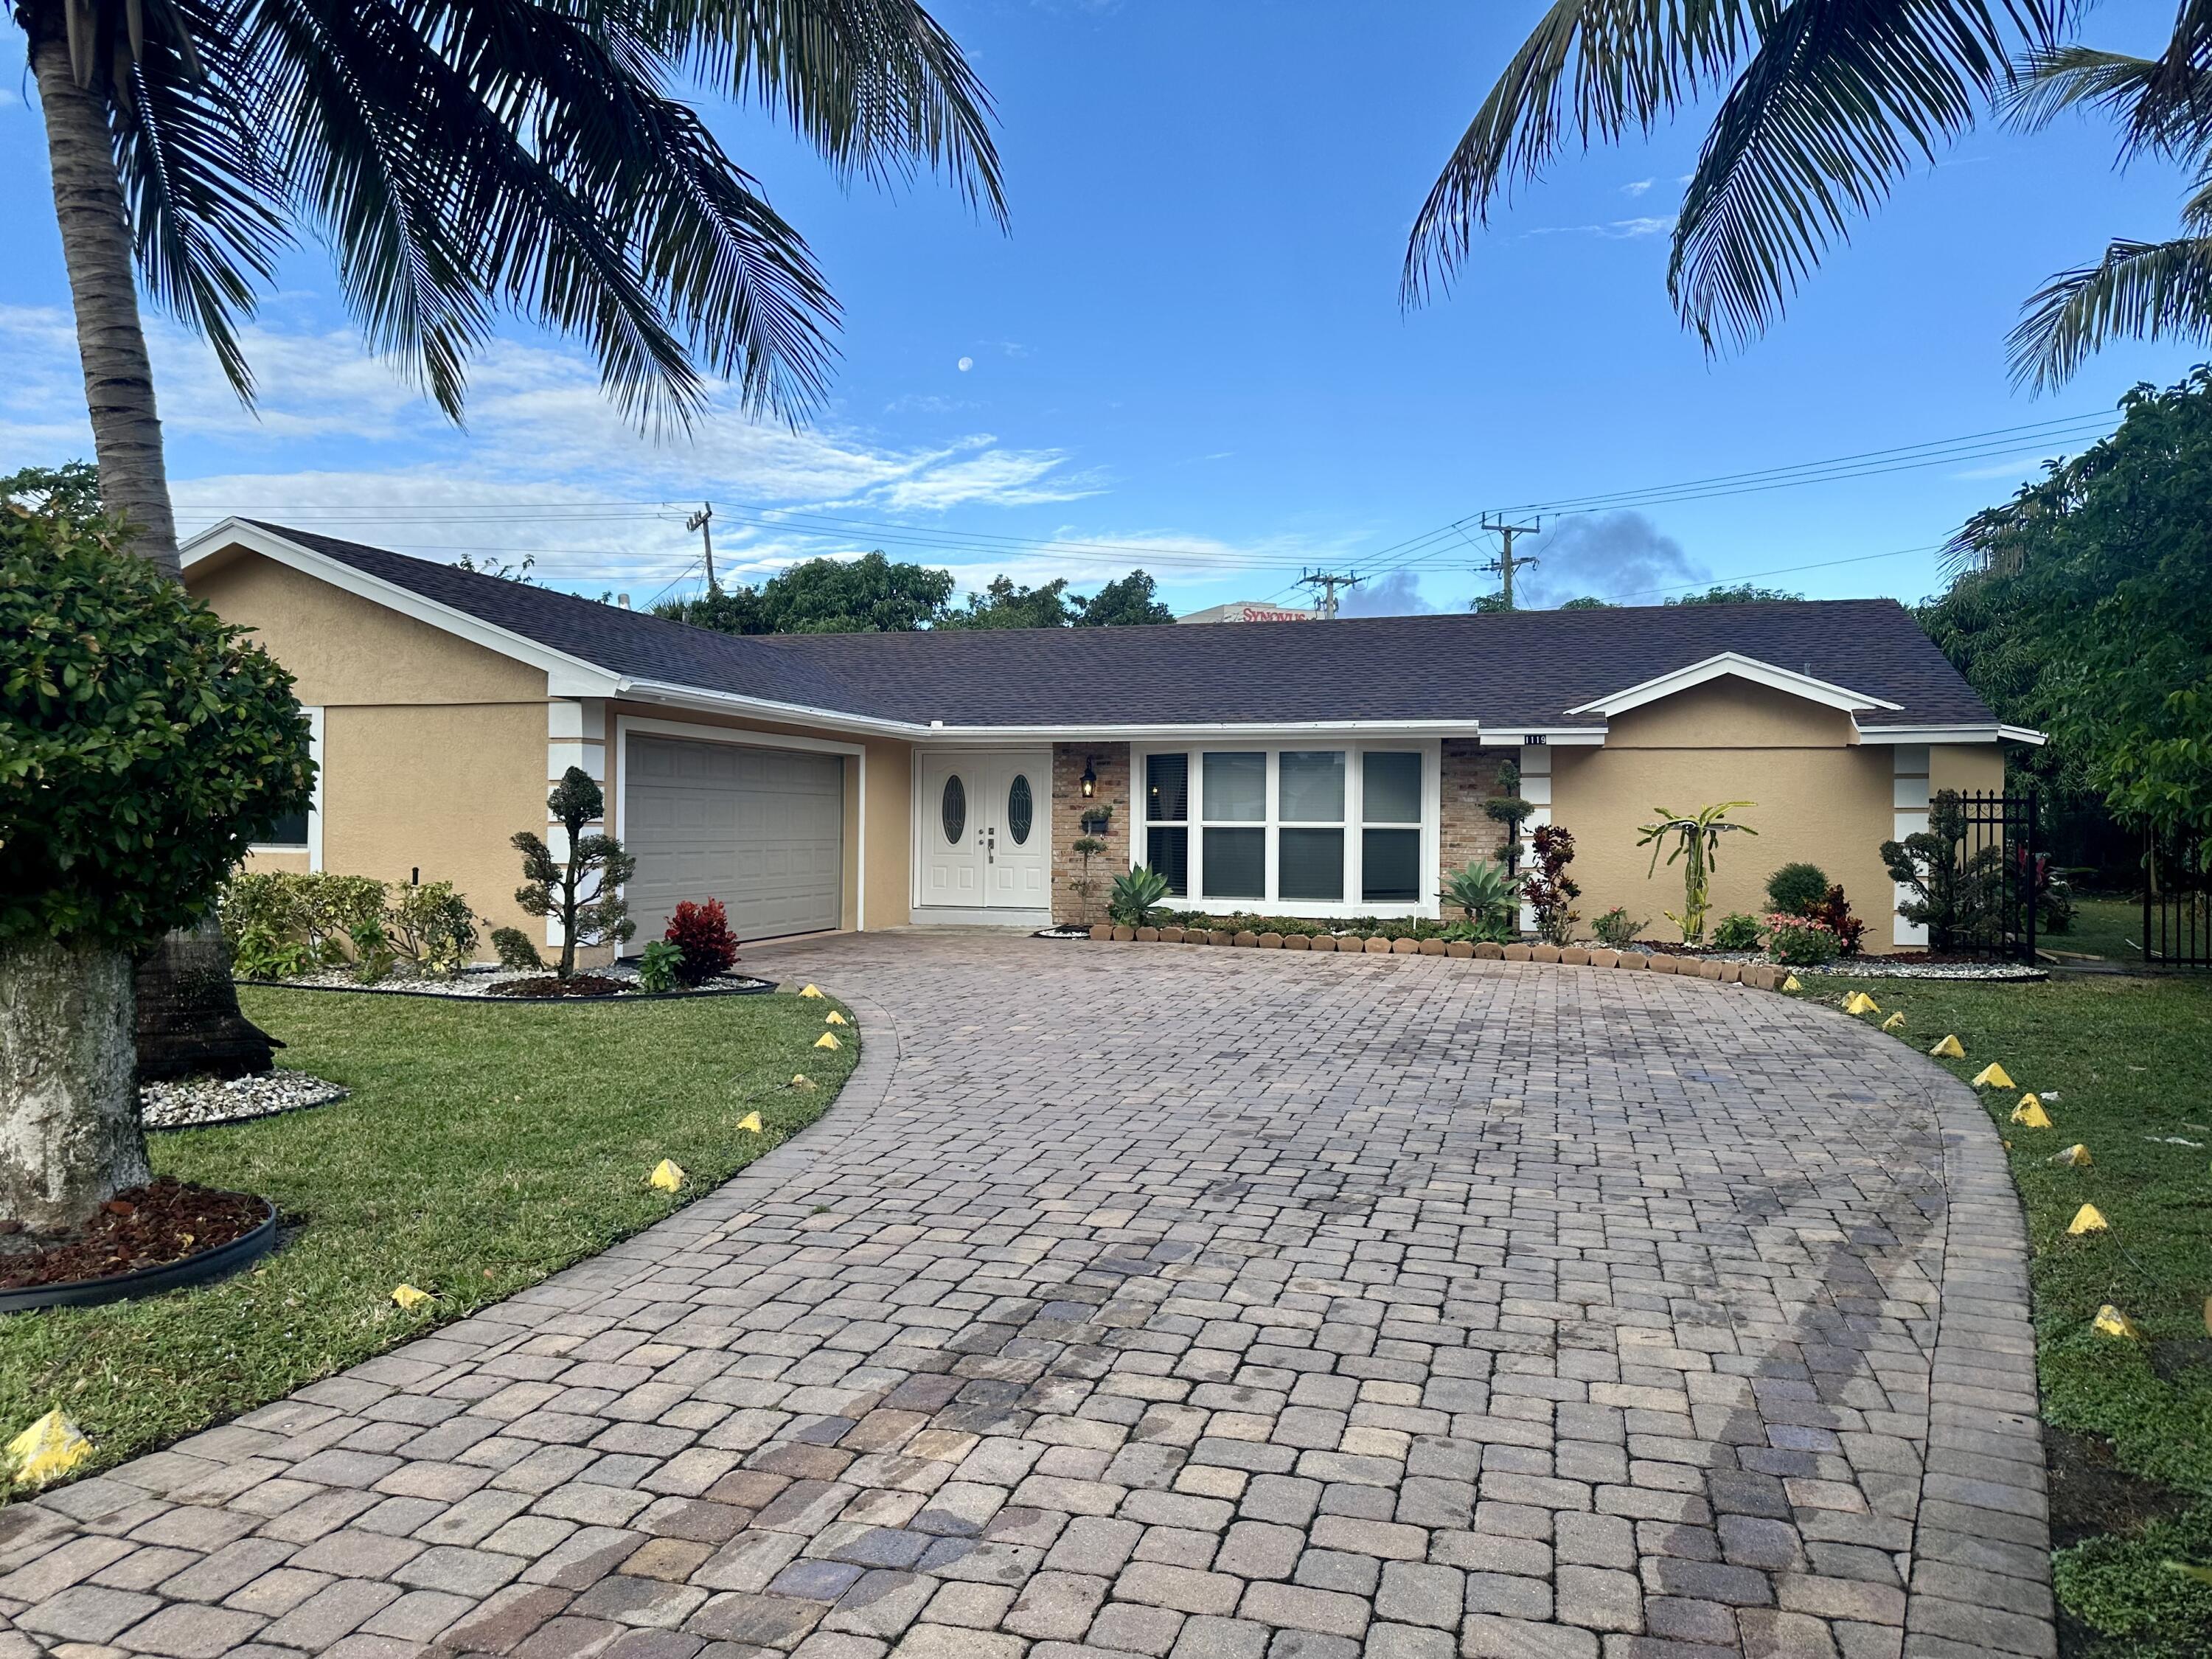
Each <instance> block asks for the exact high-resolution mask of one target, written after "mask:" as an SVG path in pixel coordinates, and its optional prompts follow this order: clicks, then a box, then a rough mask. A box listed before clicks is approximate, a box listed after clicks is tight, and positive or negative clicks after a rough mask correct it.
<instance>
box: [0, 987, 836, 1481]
mask: <svg viewBox="0 0 2212 1659" xmlns="http://www.w3.org/2000/svg"><path fill="white" fill-rule="evenodd" d="M240 1000H241V1001H242V1002H243V1003H244V1004H245V1006H246V1014H247V1015H248V1017H249V1018H252V1019H254V1020H256V1021H258V1023H259V1024H261V1025H262V1026H264V1028H265V1029H266V1030H269V1031H270V1032H271V1033H272V1034H273V1035H275V1036H279V1037H282V1038H283V1040H284V1042H286V1043H287V1044H289V1047H288V1048H286V1049H285V1050H284V1053H283V1060H284V1062H285V1064H287V1065H288V1066H297V1067H299V1068H301V1069H302V1070H305V1071H308V1072H312V1073H315V1074H316V1075H318V1076H319V1077H325V1078H328V1079H331V1081H333V1082H337V1083H343V1084H345V1085H348V1086H349V1087H350V1088H351V1089H352V1090H353V1094H352V1097H350V1098H349V1099H348V1100H345V1101H343V1102H340V1103H337V1104H336V1105H331V1106H325V1107H320V1108H318V1109H315V1110H313V1111H307V1112H299V1113H294V1114H291V1115H287V1116H283V1117H276V1118H267V1119H264V1120H262V1121H258V1122H255V1123H247V1124H240V1125H236V1126H234V1127H227V1128H212V1129H193V1130H186V1131H182V1132H179V1133H163V1134H159V1135H155V1136H154V1137H152V1152H153V1160H154V1168H155V1172H156V1173H158V1174H167V1175H174V1176H179V1177H182V1178H183V1179H185V1180H189V1181H197V1182H205V1183H206V1184H208V1185H210V1186H214V1187H225V1188H240V1189H243V1190H245V1191H248V1192H255V1193H260V1194H264V1196H266V1197H268V1198H270V1199H272V1200H275V1201H276V1205H277V1208H278V1211H279V1213H280V1216H281V1218H283V1223H284V1224H285V1225H286V1227H287V1229H288V1231H287V1235H286V1237H285V1239H284V1242H283V1245H282V1247H281V1248H280V1249H277V1250H276V1253H275V1254H273V1255H270V1256H268V1257H266V1258H265V1259H264V1261H262V1262H261V1263H260V1264H259V1265H258V1266H257V1267H254V1268H252V1270H250V1271H248V1272H246V1273H241V1274H239V1275H237V1276H235V1277H234V1278H231V1279H226V1280H223V1281H222V1282H220V1283H218V1284H215V1285H206V1286H202V1287H198V1288H195V1289H192V1290H187V1291H177V1292H174V1293H173V1294H171V1295H168V1296H163V1297H152V1298H149V1299H148V1300H145V1301H141V1302H127V1303H114V1304H108V1305H107V1306H105V1307H100V1308H87V1309H56V1310H46V1311H44V1312H40V1313H35V1314H16V1315H12V1316H8V1317H7V1318H5V1319H4V1320H0V1425H4V1429H5V1432H6V1433H9V1434H12V1433H13V1432H14V1431H15V1429H16V1428H18V1427H20V1426H21V1425H23V1424H25V1423H27V1422H28V1421H29V1420H30V1419H33V1417H36V1416H38V1415H39V1414H40V1413H44V1412H46V1410H48V1409H49V1408H51V1407H56V1406H58V1407H62V1408H63V1409H64V1411H66V1412H67V1413H69V1414H70V1416H71V1417H72V1418H74V1419H76V1422H77V1423H78V1424H79V1425H80V1426H82V1429H83V1430H84V1431H85V1432H86V1434H88V1436H89V1437H91V1439H92V1441H93V1443H94V1446H95V1448H96V1449H97V1455H96V1457H95V1459H94V1460H92V1461H88V1462H87V1463H85V1464H83V1465H81V1466H80V1468H79V1471H78V1472H79V1473H80V1474H90V1473H92V1472H93V1471H94V1469H96V1468H105V1467H106V1466H108V1465H111V1464H113V1463H116V1462H120V1461H122V1460H123V1459H125V1458H127V1457H131V1456H134V1455H137V1454H139V1453H142V1452H146V1451H150V1450H153V1449H155V1448H157V1447H160V1446H161V1445H164V1444H167V1443H170V1442H172V1441H174V1440H176V1439H178V1438H179V1437H183V1436H185V1435H187V1434H191V1433H192V1432H195V1431H197V1430H199V1429H202V1428H204V1427H206V1426H208V1425H210V1424H213V1423H216V1422H220V1421H222V1419H226V1418H228V1417H231V1416H234V1415H235V1414H237V1413H240V1412H242V1411H246V1410H249V1409H251V1408H252V1407H254V1406H257V1405H259V1404H261V1403H263V1402H264V1401H270V1400H273V1399H276V1398H279V1397H281V1396H282V1395H285V1394H287V1393H289V1391H290V1390H292V1389H295V1388H298V1387H300V1386H301V1385H302V1384H304V1383H309V1382H311V1381H313V1380H314V1379H315V1378H317V1377H320V1376H328V1375H330V1374H331V1372H334V1371H337V1370H343V1368H344V1367H346V1366H348V1365H351V1364H356V1363H358V1362H359V1361H361V1360H362V1359H365V1358H368V1357H369V1356H371V1355H372V1354H375V1353H379V1352H382V1351H383V1350H385V1349H387V1348H390V1347H392V1346H394V1345H395V1344H397V1343H399V1342H403V1341H405V1340H408V1339H409V1338H410V1337H415V1336H419V1335H421V1334H423V1333H424V1332H426V1331H428V1330H430V1329H431V1328H434V1327H435V1326H438V1325H441V1324H443V1323H446V1322H448V1321H451V1320H454V1319H458V1318H459V1317H461V1316H464V1315H465V1314H466V1313H468V1312H469V1311H470V1310H471V1309H473V1308H477V1307H479V1306H482V1305H483V1304H486V1303H489V1302H495V1301H497V1300H499V1299H500V1298H501V1297H506V1296H510V1295H512V1294H513V1293H514V1292H515V1291H519V1290H520V1289H522V1288H523V1287H524V1286H525V1285H531V1284H533V1283H535V1282H537V1281H538V1280H539V1279H544V1277H545V1276H546V1275H547V1274H549V1273H554V1272H556V1271H557V1270H558V1269H560V1268H562V1267H566V1266H568V1264H569V1263H571V1262H574V1261H577V1260H579V1259H580V1258H581V1257H584V1256H587V1255H592V1254H593V1253H594V1252H596V1251H599V1250H602V1249H605V1248H606V1247H607V1246H608V1245H610V1244H611V1243H615V1242H616V1241H617V1240H618V1239H621V1238H623V1237H627V1236H628V1235H629V1234H631V1233H634V1232H635V1231H638V1230H639V1229H640V1228H641V1227H645V1226H647V1225H651V1224H652V1223H653V1222H655V1221H658V1220H659V1219H660V1218H662V1217H663V1216H665V1215H667V1214H668V1213H669V1212H671V1211H673V1210H676V1209H678V1208H680V1207H681V1206H684V1204H687V1203H689V1202H690V1201H691V1200H693V1199H696V1198H697V1197H699V1196H701V1195H702V1194H704V1193H706V1192H707V1191H708V1190H709V1189H711V1188H713V1187H714V1186H715V1185H716V1184H717V1183H719V1182H722V1181H725V1180H726V1179H727V1178H728V1177H729V1176H732V1174H734V1173H735V1172H736V1171H737V1170H740V1169H742V1168H743V1167H744V1165H746V1164H750V1162H751V1161H752V1160H753V1159H754V1158H757V1157H759V1156H760V1154H761V1153H762V1152H765V1151H767V1150H768V1149H769V1147H771V1146H775V1145H776V1144H777V1143H778V1142H779V1141H781V1140H783V1139H786V1138H787V1137H788V1136H789V1135H791V1134H793V1133H795V1132H796V1131H797V1130H799V1128H801V1127H804V1126H805V1124H807V1123H809V1122H811V1121H813V1120H814V1119H815V1118H816V1117H817V1116H819V1115H821V1113H822V1111H823V1108H824V1107H825V1106H826V1105H827V1104H828V1103H829V1101H830V1100H831V1099H832V1098H833V1097H835V1095H836V1091H837V1088H838V1086H839V1085H842V1083H843V1081H844V1079H845V1078H846V1076H847V1075H848V1073H850V1072H851V1070H852V1067H853V1064H854V1060H855V1058H856V1057H857V1055H858V1053H859V1050H858V1047H857V1045H856V1043H855V1042H854V1039H853V1036H852V1033H851V1032H850V1031H849V1030H848V1031H847V1032H845V1033H844V1034H843V1036H844V1042H845V1045H846V1046H845V1047H844V1048H842V1050H841V1051H839V1052H835V1053H833V1052H831V1051H829V1050H827V1049H817V1048H812V1047H811V1044H812V1043H813V1042H814V1041H815V1039H816V1038H817V1036H819V1035H820V1034H821V1032H822V1031H823V1029H824V1026H823V1017H824V1015H825V1013H826V1012H828V1010H829V1008H831V1007H832V1006H835V1005H834V1004H832V1003H829V1002H827V1001H815V1000H811V999H801V998H799V997H796V996H787V995H776V996H758V997H715V998H702V999H700V1000H674V1001H667V1002H657V1003H650V1004H644V1005H639V1006H629V1007H623V1006H619V1005H613V1006H605V1005H602V1006H590V1005H586V1006H567V1007H560V1006H503V1005H499V1004H489V1005H488V1004H485V1003H481V1002H458V1001H438V1000H428V999H422V998H415V997H381V996H370V995H347V994H331V993H327V992H322V993H319V992H313V991H291V990H275V989H250V990H241V992H240ZM800 1072H804V1073H806V1074H807V1075H808V1076H810V1077H811V1078H812V1079H814V1080H815V1081H816V1082H817V1084H818V1085H820V1086H819V1088H817V1090H814V1091H803V1090H799V1089H794V1088H793V1087H791V1086H790V1085H791V1079H792V1078H793V1075H794V1074H795V1073H800ZM754 1110H757V1111H758V1112H759V1113H760V1114H761V1118H762V1121H763V1126H764V1130H765V1133H760V1134H755V1133H750V1132H749V1131H744V1130H740V1129H738V1127H736V1126H737V1122H738V1119H739V1118H741V1117H743V1116H744V1115H745V1114H746V1113H747V1112H750V1111H754ZM662 1158H673V1159H674V1160H675V1161H676V1162H677V1164H678V1165H680V1166H681V1167H682V1168H683V1169H684V1171H685V1172H686V1173H687V1174H688V1176H690V1180H689V1182H687V1184H686V1185H685V1187H684V1188H683V1190H682V1191H681V1192H680V1193H678V1194H672V1195H671V1194H665V1193H661V1192H658V1191H656V1190H654V1189H653V1188H650V1187H648V1186H647V1184H646V1176H647V1174H648V1172H650V1171H651V1170H652V1169H653V1166H654V1165H655V1164H657V1163H659V1160H660V1159H662ZM403 1281H404V1282H405V1283H408V1284H411V1285H416V1286H418V1287H420V1288H421V1289H422V1290H425V1291H430V1292H432V1294H433V1295H434V1296H435V1297H436V1300H435V1301H434V1302H432V1303H430V1304H428V1305H427V1306H424V1307H422V1308H420V1309H418V1310H416V1311H415V1312H412V1313H409V1312H406V1311H404V1310H401V1309H400V1308H398V1307H397V1306H396V1305H394V1304H393V1303H392V1290H393V1288H394V1287H395V1286H396V1285H399V1284H400V1283H402V1282H403Z"/></svg>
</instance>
